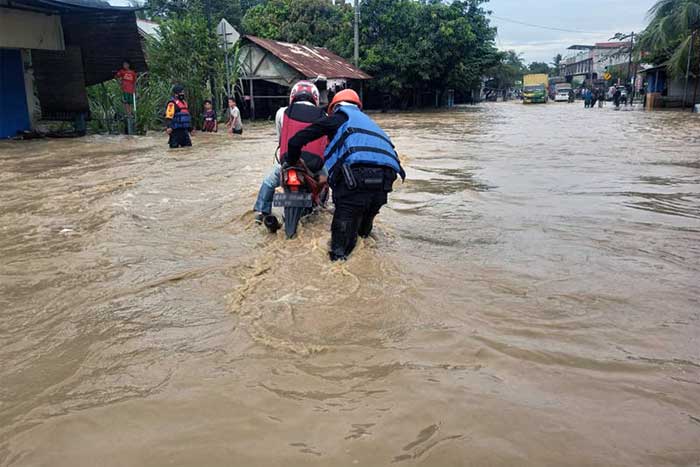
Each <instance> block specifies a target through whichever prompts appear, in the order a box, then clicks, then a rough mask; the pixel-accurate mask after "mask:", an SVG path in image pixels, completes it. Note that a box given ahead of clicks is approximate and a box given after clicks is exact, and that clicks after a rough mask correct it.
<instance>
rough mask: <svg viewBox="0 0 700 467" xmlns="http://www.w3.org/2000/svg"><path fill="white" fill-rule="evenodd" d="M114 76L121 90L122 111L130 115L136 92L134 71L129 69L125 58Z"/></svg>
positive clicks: (128, 63) (129, 64) (128, 62)
mask: <svg viewBox="0 0 700 467" xmlns="http://www.w3.org/2000/svg"><path fill="white" fill-rule="evenodd" d="M114 77H115V78H116V79H117V80H118V81H119V86H120V87H121V90H122V101H123V102H124V111H125V112H126V114H127V115H131V112H132V107H133V105H134V95H135V94H136V72H135V71H134V70H132V69H131V62H130V61H129V60H126V59H125V60H124V61H123V62H122V68H121V70H119V71H118V72H117V73H116V75H115V76H114Z"/></svg>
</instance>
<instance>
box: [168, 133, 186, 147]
mask: <svg viewBox="0 0 700 467" xmlns="http://www.w3.org/2000/svg"><path fill="white" fill-rule="evenodd" d="M168 146H170V147H171V148H184V147H186V146H192V140H191V139H190V132H189V131H188V130H187V128H175V129H174V130H173V131H172V133H170V139H168Z"/></svg>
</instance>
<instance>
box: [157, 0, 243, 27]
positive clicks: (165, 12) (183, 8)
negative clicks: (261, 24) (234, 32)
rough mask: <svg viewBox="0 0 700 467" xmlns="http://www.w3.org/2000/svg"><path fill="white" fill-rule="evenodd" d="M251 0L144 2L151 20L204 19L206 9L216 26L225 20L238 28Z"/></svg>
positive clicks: (163, 0)
mask: <svg viewBox="0 0 700 467" xmlns="http://www.w3.org/2000/svg"><path fill="white" fill-rule="evenodd" d="M241 3H245V5H246V6H247V5H249V4H250V3H251V0H248V1H247V2H246V0H243V2H241V0H146V3H145V7H146V12H147V16H148V17H149V18H151V19H155V20H158V19H169V18H178V17H182V16H184V15H192V14H194V15H200V16H204V17H206V14H207V9H209V11H208V13H209V14H210V15H211V20H212V22H213V23H214V25H216V24H217V23H218V22H219V21H220V20H221V19H222V18H225V19H226V20H227V21H228V22H229V23H231V24H232V25H233V26H236V27H238V26H240V24H241V19H242V18H243V13H244V12H245V9H244V7H243V6H242V5H241Z"/></svg>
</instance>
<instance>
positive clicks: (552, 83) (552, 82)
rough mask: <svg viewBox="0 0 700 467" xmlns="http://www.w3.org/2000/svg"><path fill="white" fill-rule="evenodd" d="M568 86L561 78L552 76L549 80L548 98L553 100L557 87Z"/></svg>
mask: <svg viewBox="0 0 700 467" xmlns="http://www.w3.org/2000/svg"><path fill="white" fill-rule="evenodd" d="M560 84H568V83H567V82H566V78H564V77H563V76H552V77H550V78H549V98H550V99H554V98H555V97H556V95H557V86H559V85H560Z"/></svg>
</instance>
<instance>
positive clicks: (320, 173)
mask: <svg viewBox="0 0 700 467" xmlns="http://www.w3.org/2000/svg"><path fill="white" fill-rule="evenodd" d="M319 103H320V94H319V92H318V88H316V85H314V84H313V83H312V82H310V81H299V82H298V83H296V84H295V85H294V86H293V87H292V90H291V92H290V93H289V106H288V107H282V108H281V109H279V110H278V111H277V115H276V116H275V124H276V129H277V138H278V141H279V162H277V163H275V165H274V167H273V168H272V170H271V171H270V172H269V173H268V174H267V175H266V176H265V179H264V180H263V182H262V185H260V191H259V192H258V198H257V200H256V201H255V206H254V208H253V209H254V210H255V211H257V212H258V214H257V216H256V221H258V222H259V223H262V222H265V224H266V225H268V224H269V222H270V221H272V222H274V223H276V220H275V219H272V218H271V216H270V214H271V211H272V201H273V197H274V194H275V189H276V188H277V187H278V186H279V185H280V182H281V178H282V165H285V164H288V163H289V161H288V160H287V158H288V152H289V139H290V138H291V137H292V136H294V134H296V133H297V132H299V131H301V130H303V129H304V128H307V127H308V126H310V125H311V124H312V123H313V122H315V121H318V120H319V119H322V118H323V117H325V115H326V113H325V111H324V110H323V109H322V108H320V107H319ZM327 144H328V139H327V138H326V137H323V138H319V139H316V140H315V141H313V142H310V143H309V144H305V145H302V146H303V147H302V148H300V151H299V154H298V155H297V157H296V158H295V161H294V163H295V164H296V163H297V162H298V161H299V158H300V157H301V160H302V161H303V162H304V164H305V166H306V168H308V170H309V171H310V172H311V173H312V174H315V175H316V176H317V178H318V181H319V183H321V184H325V183H326V180H327V179H328V172H327V171H326V169H325V167H324V165H323V154H324V152H325V150H326V146H327ZM268 227H269V225H268Z"/></svg>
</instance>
